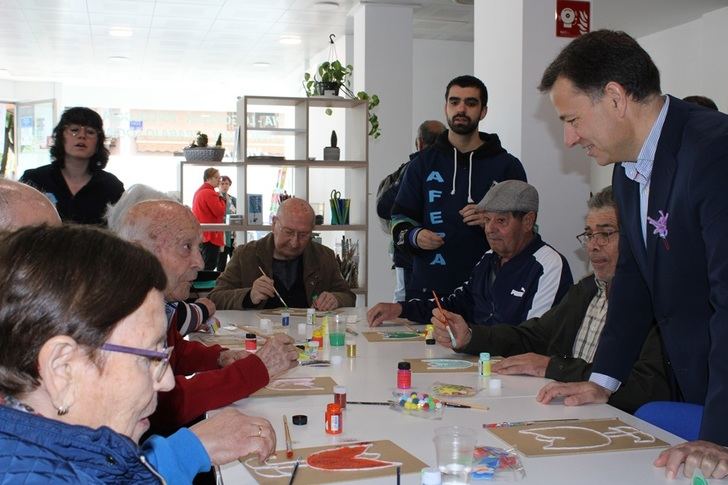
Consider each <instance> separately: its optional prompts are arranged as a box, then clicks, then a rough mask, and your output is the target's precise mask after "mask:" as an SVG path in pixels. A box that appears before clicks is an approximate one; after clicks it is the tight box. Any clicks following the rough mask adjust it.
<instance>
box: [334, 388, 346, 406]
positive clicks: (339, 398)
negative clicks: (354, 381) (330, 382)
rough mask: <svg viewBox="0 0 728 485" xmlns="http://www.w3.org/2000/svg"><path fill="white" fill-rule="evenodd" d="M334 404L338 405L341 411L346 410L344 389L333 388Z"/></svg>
mask: <svg viewBox="0 0 728 485" xmlns="http://www.w3.org/2000/svg"><path fill="white" fill-rule="evenodd" d="M334 402H335V403H336V404H338V405H339V407H340V408H341V409H346V387H344V386H334Z"/></svg>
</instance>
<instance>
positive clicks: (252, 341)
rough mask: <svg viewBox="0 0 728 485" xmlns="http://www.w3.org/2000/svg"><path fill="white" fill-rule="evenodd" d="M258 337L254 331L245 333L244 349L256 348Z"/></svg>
mask: <svg viewBox="0 0 728 485" xmlns="http://www.w3.org/2000/svg"><path fill="white" fill-rule="evenodd" d="M257 349H258V337H257V336H256V335H255V334H254V333H246V334H245V350H257Z"/></svg>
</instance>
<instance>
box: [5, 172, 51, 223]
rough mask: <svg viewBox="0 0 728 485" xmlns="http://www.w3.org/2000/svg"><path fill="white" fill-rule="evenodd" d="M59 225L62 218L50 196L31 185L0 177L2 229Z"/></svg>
mask: <svg viewBox="0 0 728 485" xmlns="http://www.w3.org/2000/svg"><path fill="white" fill-rule="evenodd" d="M38 224H49V225H52V226H59V225H60V224H61V218H60V217H59V216H58V211H56V208H55V207H54V206H53V204H52V203H51V201H50V200H48V197H46V196H45V195H43V194H41V193H40V192H38V191H37V190H35V189H34V188H33V187H30V186H29V185H26V184H23V183H20V182H15V181H13V180H7V179H3V178H0V230H7V231H13V230H15V229H19V228H21V227H25V226H35V225H38Z"/></svg>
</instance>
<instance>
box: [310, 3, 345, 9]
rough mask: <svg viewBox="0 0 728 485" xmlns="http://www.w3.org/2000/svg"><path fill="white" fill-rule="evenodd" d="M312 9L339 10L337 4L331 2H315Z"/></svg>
mask: <svg viewBox="0 0 728 485" xmlns="http://www.w3.org/2000/svg"><path fill="white" fill-rule="evenodd" d="M313 6H314V7H316V8H317V9H318V10H337V9H338V8H339V6H340V5H339V2H331V1H324V2H316V3H314V4H313Z"/></svg>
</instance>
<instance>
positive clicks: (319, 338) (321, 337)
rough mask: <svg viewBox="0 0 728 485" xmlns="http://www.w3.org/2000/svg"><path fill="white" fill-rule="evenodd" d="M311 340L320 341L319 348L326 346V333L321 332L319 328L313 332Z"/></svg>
mask: <svg viewBox="0 0 728 485" xmlns="http://www.w3.org/2000/svg"><path fill="white" fill-rule="evenodd" d="M311 340H314V341H316V342H318V348H319V349H323V348H324V335H323V332H321V329H320V328H317V329H315V330H314V331H313V333H312V334H311Z"/></svg>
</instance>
